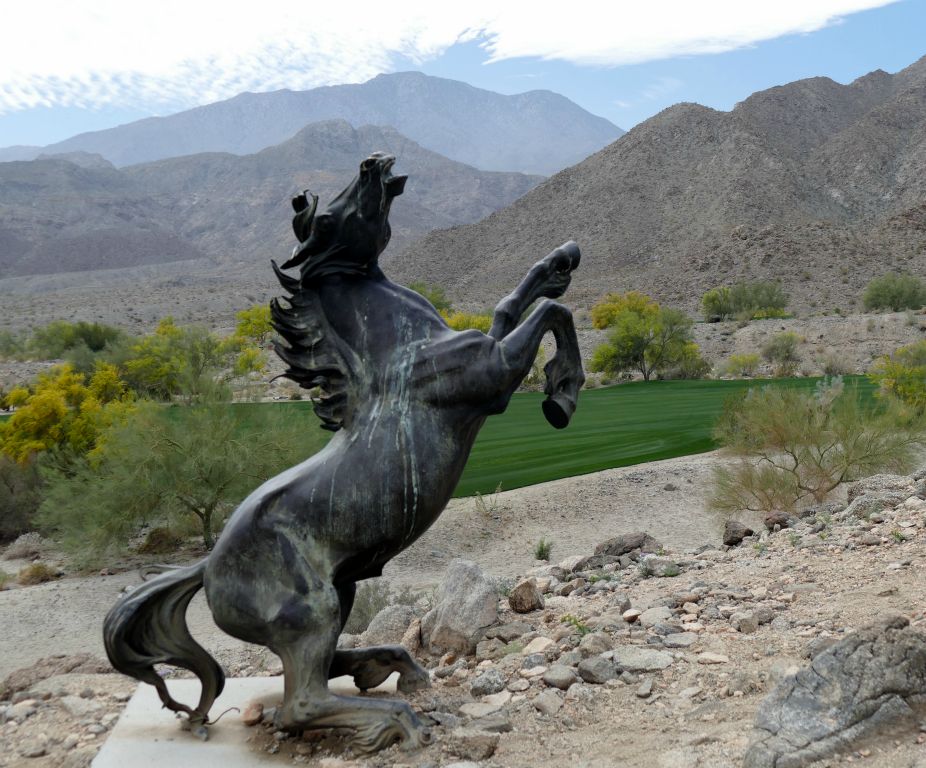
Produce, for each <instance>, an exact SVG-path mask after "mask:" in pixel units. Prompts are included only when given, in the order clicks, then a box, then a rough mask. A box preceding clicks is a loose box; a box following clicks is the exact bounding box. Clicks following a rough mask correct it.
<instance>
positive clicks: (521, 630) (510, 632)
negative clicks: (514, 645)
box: [485, 621, 532, 643]
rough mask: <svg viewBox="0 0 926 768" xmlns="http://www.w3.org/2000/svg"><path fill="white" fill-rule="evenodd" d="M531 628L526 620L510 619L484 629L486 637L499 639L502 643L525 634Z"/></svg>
mask: <svg viewBox="0 0 926 768" xmlns="http://www.w3.org/2000/svg"><path fill="white" fill-rule="evenodd" d="M531 629H532V627H531V625H530V624H528V623H527V622H526V621H512V622H510V623H509V624H500V625H499V626H497V627H490V628H489V629H487V630H486V634H485V636H486V639H488V640H491V639H493V638H494V639H496V640H501V641H502V642H503V643H510V642H511V641H512V640H517V639H518V638H519V637H521V636H522V635H526V634H527V633H528V632H530V631H531Z"/></svg>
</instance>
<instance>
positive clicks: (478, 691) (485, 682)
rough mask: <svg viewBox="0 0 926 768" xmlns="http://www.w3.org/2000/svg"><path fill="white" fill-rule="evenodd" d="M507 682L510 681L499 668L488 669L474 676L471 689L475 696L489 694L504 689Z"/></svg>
mask: <svg viewBox="0 0 926 768" xmlns="http://www.w3.org/2000/svg"><path fill="white" fill-rule="evenodd" d="M507 682H508V681H507V680H506V679H505V677H504V675H502V673H501V672H499V670H497V669H487V670H486V671H485V672H483V673H482V674H480V675H477V676H476V677H475V678H473V682H472V683H471V684H470V688H469V690H470V693H472V694H473V696H487V695H489V694H492V693H498V692H499V691H503V690H504V689H505V684H506V683H507Z"/></svg>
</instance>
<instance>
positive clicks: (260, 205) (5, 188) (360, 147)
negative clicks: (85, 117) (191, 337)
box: [0, 120, 540, 278]
mask: <svg viewBox="0 0 926 768" xmlns="http://www.w3.org/2000/svg"><path fill="white" fill-rule="evenodd" d="M374 150H386V151H390V152H393V153H395V154H396V155H397V156H398V158H399V164H398V166H397V168H401V172H403V173H409V174H410V179H409V183H408V186H407V188H406V193H405V195H404V196H403V198H402V205H401V206H399V205H397V206H395V210H394V213H393V216H392V218H391V220H392V228H393V244H392V246H391V247H392V248H393V249H395V250H401V249H402V247H403V246H404V245H406V244H408V243H409V242H411V241H412V240H414V239H416V238H418V237H421V236H422V235H423V234H424V233H425V232H427V231H429V230H431V229H434V228H437V227H447V226H451V225H454V224H460V223H464V222H472V221H476V220H477V219H480V218H482V217H484V216H486V215H487V214H489V213H491V212H492V211H494V210H496V209H498V208H500V207H502V206H503V205H505V204H507V203H509V202H511V201H512V200H514V199H516V198H517V197H519V196H521V195H522V194H524V193H525V192H526V191H528V190H529V189H530V188H531V187H533V186H534V185H535V184H536V183H537V182H538V181H539V180H540V178H539V177H536V176H527V175H524V174H520V173H500V172H491V171H478V170H476V169H475V168H472V167H470V166H467V165H464V164H462V163H458V162H455V161H452V160H448V159H447V158H445V157H442V156H441V155H439V154H437V153H435V152H432V151H430V150H427V149H424V148H422V147H421V146H419V145H418V144H416V143H415V142H413V141H411V140H410V139H408V138H406V137H405V136H402V135H401V134H400V133H398V132H397V131H395V130H394V129H391V128H379V127H374V126H364V127H361V128H357V129H355V128H352V127H351V126H350V125H349V124H348V123H347V122H346V121H344V120H335V121H328V122H321V123H313V124H312V125H309V126H307V127H305V128H303V129H302V130H301V131H299V132H298V133H297V134H296V135H295V136H294V137H292V138H291V139H289V140H287V141H285V142H283V143H281V144H278V145H277V146H274V147H270V148H269V149H265V150H263V151H261V152H259V153H257V154H253V155H244V156H236V155H231V154H218V153H212V154H199V155H191V156H187V157H181V158H173V159H170V160H161V161H158V162H156V163H149V164H143V165H137V166H130V167H128V168H123V169H116V168H115V167H113V166H112V165H111V164H110V163H108V162H107V161H105V160H103V159H102V158H101V157H100V156H99V155H90V154H87V153H73V154H68V155H63V156H60V157H59V156H51V157H46V158H44V159H40V160H34V161H29V162H12V163H0V278H3V277H11V276H22V275H37V274H50V273H65V272H76V271H85V270H105V269H112V268H117V267H137V266H140V265H148V264H164V263H166V262H176V261H184V260H194V259H198V260H201V261H202V260H206V261H211V262H216V261H217V262H228V261H239V262H240V261H247V262H259V263H260V266H261V268H264V267H265V266H266V264H267V259H269V258H270V257H276V258H280V257H284V256H285V254H286V253H287V251H288V250H290V249H291V247H292V245H293V243H294V239H293V235H292V230H291V229H290V226H289V219H290V217H291V215H292V212H291V209H290V206H289V200H290V198H291V197H292V196H293V195H294V194H295V193H297V192H299V191H300V190H302V189H304V188H306V187H311V188H312V190H313V191H314V192H315V193H316V194H318V195H320V198H321V204H322V205H324V204H325V202H326V201H328V200H331V199H332V197H333V196H334V195H335V194H337V193H338V192H340V191H341V189H342V188H343V187H344V185H345V184H346V183H347V182H348V181H349V180H350V179H351V178H352V177H353V176H354V175H355V174H356V172H357V167H358V165H359V162H360V160H361V159H363V158H364V157H366V156H367V155H368V154H369V153H370V152H371V151H374Z"/></svg>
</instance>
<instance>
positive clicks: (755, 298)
mask: <svg viewBox="0 0 926 768" xmlns="http://www.w3.org/2000/svg"><path fill="white" fill-rule="evenodd" d="M787 306H788V294H787V293H785V290H784V288H783V287H782V285H781V283H777V282H773V281H770V280H757V281H755V282H747V283H737V284H736V285H734V286H733V287H732V288H730V309H731V313H732V314H733V315H734V316H736V317H738V318H742V317H747V318H749V319H753V320H759V319H763V318H775V317H785V316H786V312H785V308H786V307H787Z"/></svg>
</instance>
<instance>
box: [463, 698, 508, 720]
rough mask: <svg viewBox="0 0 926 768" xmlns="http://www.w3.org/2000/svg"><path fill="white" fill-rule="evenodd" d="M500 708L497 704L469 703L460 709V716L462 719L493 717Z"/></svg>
mask: <svg viewBox="0 0 926 768" xmlns="http://www.w3.org/2000/svg"><path fill="white" fill-rule="evenodd" d="M500 709H501V707H500V706H498V705H497V704H486V703H485V702H482V701H470V702H468V703H466V704H464V705H463V706H462V707H460V710H459V711H460V714H461V715H463V716H464V717H470V718H478V717H488V716H489V715H494V714H495V713H496V712H498V710H500Z"/></svg>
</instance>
